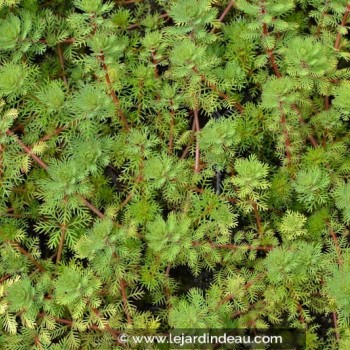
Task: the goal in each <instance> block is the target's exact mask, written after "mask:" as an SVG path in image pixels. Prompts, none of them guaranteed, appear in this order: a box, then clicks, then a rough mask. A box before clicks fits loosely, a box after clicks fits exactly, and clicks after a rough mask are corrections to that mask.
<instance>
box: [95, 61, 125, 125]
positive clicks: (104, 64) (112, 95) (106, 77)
mask: <svg viewBox="0 0 350 350" xmlns="http://www.w3.org/2000/svg"><path fill="white" fill-rule="evenodd" d="M98 59H99V61H100V62H101V65H102V68H103V71H104V72H105V79H106V83H107V85H108V87H109V90H110V93H109V94H110V96H111V98H112V100H113V102H114V104H115V106H116V107H117V111H118V114H119V118H120V120H121V121H122V123H123V125H124V128H125V130H127V131H130V126H129V124H128V122H127V121H126V118H125V115H124V112H123V111H122V110H121V108H120V101H119V98H118V97H117V95H116V93H115V91H114V89H113V86H112V82H111V79H110V76H109V73H108V67H107V65H106V63H105V58H104V55H103V54H101V55H100V56H98Z"/></svg>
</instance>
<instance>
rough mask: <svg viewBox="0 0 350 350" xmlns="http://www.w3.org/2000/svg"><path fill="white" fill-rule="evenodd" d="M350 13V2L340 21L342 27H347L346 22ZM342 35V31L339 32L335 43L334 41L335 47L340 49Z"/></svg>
mask: <svg viewBox="0 0 350 350" xmlns="http://www.w3.org/2000/svg"><path fill="white" fill-rule="evenodd" d="M349 13H350V4H347V6H346V8H345V12H344V15H343V18H342V21H341V23H340V26H341V27H345V25H346V22H347V20H348V17H349ZM341 37H342V34H341V33H340V32H338V33H337V37H336V38H335V43H334V48H335V49H336V50H337V51H338V50H339V48H340V41H341Z"/></svg>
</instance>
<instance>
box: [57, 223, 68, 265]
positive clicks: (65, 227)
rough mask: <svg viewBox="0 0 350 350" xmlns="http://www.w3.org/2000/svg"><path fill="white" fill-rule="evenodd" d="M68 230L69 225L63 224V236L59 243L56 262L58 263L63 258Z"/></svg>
mask: <svg viewBox="0 0 350 350" xmlns="http://www.w3.org/2000/svg"><path fill="white" fill-rule="evenodd" d="M66 231H67V226H66V225H65V224H63V225H62V226H61V238H60V243H59V245H58V250H57V257H56V264H58V263H59V262H60V260H61V256H62V251H63V245H64V239H65V236H66Z"/></svg>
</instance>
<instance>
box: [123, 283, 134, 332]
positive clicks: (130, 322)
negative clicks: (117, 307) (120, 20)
mask: <svg viewBox="0 0 350 350" xmlns="http://www.w3.org/2000/svg"><path fill="white" fill-rule="evenodd" d="M120 290H121V292H122V300H123V304H124V312H125V315H126V318H127V320H128V324H129V325H131V324H132V319H131V316H130V313H129V308H128V297H127V294H126V283H125V280H124V279H121V280H120Z"/></svg>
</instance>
